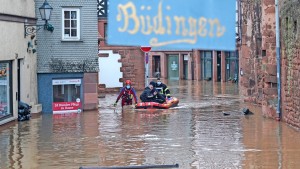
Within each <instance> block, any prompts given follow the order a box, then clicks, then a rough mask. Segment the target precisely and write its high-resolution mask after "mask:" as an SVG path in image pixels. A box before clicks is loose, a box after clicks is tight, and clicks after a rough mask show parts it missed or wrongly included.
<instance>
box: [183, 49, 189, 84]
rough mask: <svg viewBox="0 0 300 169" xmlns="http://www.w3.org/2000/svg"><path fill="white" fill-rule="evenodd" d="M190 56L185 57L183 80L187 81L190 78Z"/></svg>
mask: <svg viewBox="0 0 300 169" xmlns="http://www.w3.org/2000/svg"><path fill="white" fill-rule="evenodd" d="M188 65H189V56H188V55H183V79H185V80H187V79H188V76H189V71H188V70H189V69H188V68H189V66H188Z"/></svg>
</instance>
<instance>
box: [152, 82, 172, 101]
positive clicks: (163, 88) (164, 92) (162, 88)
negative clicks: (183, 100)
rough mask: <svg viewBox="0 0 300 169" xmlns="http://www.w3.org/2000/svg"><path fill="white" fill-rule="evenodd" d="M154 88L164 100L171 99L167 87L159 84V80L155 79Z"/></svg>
mask: <svg viewBox="0 0 300 169" xmlns="http://www.w3.org/2000/svg"><path fill="white" fill-rule="evenodd" d="M155 88H156V90H158V92H159V93H160V94H161V95H162V96H163V97H164V98H166V97H167V98H168V99H170V98H171V92H170V90H169V89H168V87H167V85H165V84H164V83H162V82H161V80H160V78H157V80H156V85H155Z"/></svg>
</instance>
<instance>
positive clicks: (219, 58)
mask: <svg viewBox="0 0 300 169" xmlns="http://www.w3.org/2000/svg"><path fill="white" fill-rule="evenodd" d="M217 81H218V82H220V81H221V51H217Z"/></svg>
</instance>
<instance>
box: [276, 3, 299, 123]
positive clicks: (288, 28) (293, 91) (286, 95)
mask: <svg viewBox="0 0 300 169" xmlns="http://www.w3.org/2000/svg"><path fill="white" fill-rule="evenodd" d="M280 7H281V8H280V17H281V45H282V48H281V50H282V51H281V54H282V60H281V64H282V68H281V72H282V74H281V80H282V117H283V120H285V121H286V122H287V123H289V124H291V125H292V126H295V127H297V128H300V90H299V84H300V36H299V33H300V32H299V22H300V21H299V19H298V18H299V15H300V11H299V8H300V2H299V1H290V0H282V1H281V6H280Z"/></svg>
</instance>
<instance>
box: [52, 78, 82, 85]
mask: <svg viewBox="0 0 300 169" xmlns="http://www.w3.org/2000/svg"><path fill="white" fill-rule="evenodd" d="M65 84H81V79H56V80H52V85H65Z"/></svg>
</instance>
